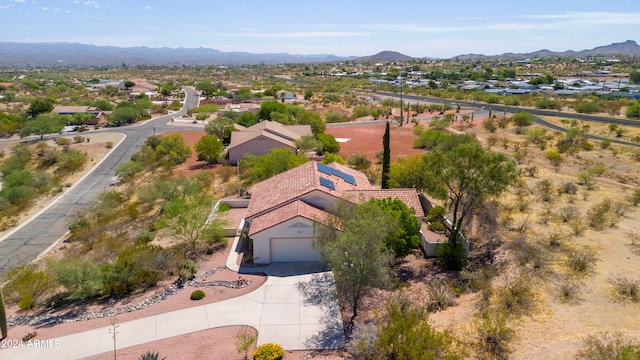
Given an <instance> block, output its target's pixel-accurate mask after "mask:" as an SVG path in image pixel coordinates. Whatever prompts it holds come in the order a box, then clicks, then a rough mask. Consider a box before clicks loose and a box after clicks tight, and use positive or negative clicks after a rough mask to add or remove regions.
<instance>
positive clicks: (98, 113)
mask: <svg viewBox="0 0 640 360" xmlns="http://www.w3.org/2000/svg"><path fill="white" fill-rule="evenodd" d="M53 112H54V113H58V114H60V115H70V116H73V115H75V114H77V113H84V114H90V115H91V118H90V119H89V120H88V121H87V122H86V123H85V125H101V124H104V123H106V122H107V114H106V113H105V112H104V111H102V110H100V109H98V108H97V107H94V106H65V105H56V106H55V107H54V108H53Z"/></svg>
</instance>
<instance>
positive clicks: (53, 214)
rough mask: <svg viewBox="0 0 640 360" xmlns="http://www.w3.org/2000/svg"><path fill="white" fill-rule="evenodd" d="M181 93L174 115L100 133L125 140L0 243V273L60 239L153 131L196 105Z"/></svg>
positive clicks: (193, 96)
mask: <svg viewBox="0 0 640 360" xmlns="http://www.w3.org/2000/svg"><path fill="white" fill-rule="evenodd" d="M183 90H184V91H185V93H186V98H185V105H184V106H183V108H182V109H181V110H180V111H178V112H176V113H173V114H171V115H165V116H161V117H158V118H155V119H153V120H151V121H148V122H146V123H145V124H143V125H135V126H130V127H122V128H117V129H116V128H113V129H104V130H99V131H112V132H119V133H123V134H125V135H126V138H125V139H124V140H123V141H121V142H120V144H119V145H118V146H116V147H114V149H113V150H112V151H111V153H110V154H109V155H108V156H107V157H106V158H105V159H104V160H103V161H102V162H101V163H100V164H99V165H98V166H97V167H96V168H95V169H94V170H93V171H91V172H90V173H89V174H88V175H87V176H85V177H84V179H82V180H81V181H80V182H78V183H76V184H75V185H74V186H73V187H72V188H71V189H69V191H67V192H66V193H65V194H64V195H63V196H61V197H60V198H58V200H57V201H55V202H54V203H53V204H51V205H50V206H49V207H48V208H46V209H45V210H44V211H43V212H41V213H40V214H39V215H37V216H36V217H35V218H33V219H32V220H31V221H29V222H28V223H25V224H24V225H23V226H22V227H20V228H17V229H15V230H14V231H13V232H11V233H9V234H7V235H6V236H5V237H4V238H3V239H2V240H0V273H3V272H6V271H7V270H9V269H11V268H13V267H16V266H20V265H25V264H28V263H29V262H31V261H33V260H34V259H35V258H36V257H37V256H38V255H40V254H42V253H43V252H44V251H45V250H47V249H48V248H49V247H50V246H51V245H52V244H53V243H54V242H56V241H57V240H58V239H59V238H60V237H62V236H63V235H64V234H65V233H66V232H67V230H68V228H69V224H70V223H71V221H73V219H74V218H75V216H76V215H77V214H78V212H79V210H80V209H82V208H83V207H85V206H87V205H90V204H91V203H92V202H93V201H94V200H95V199H96V197H97V196H98V195H99V194H100V193H101V192H103V191H104V190H105V189H107V188H109V187H110V186H111V184H112V183H113V180H114V173H115V168H116V167H117V166H118V165H120V164H122V163H124V162H126V161H128V160H129V159H131V155H133V154H134V153H135V152H137V151H138V150H140V147H141V146H142V144H143V143H144V141H145V140H146V139H147V138H148V137H149V136H151V135H153V134H154V129H155V132H156V133H161V132H164V131H167V130H170V129H175V128H176V127H175V126H170V125H168V123H169V122H170V121H171V119H172V118H173V117H178V116H182V115H183V114H185V113H186V112H187V109H192V108H194V107H196V106H198V101H199V100H198V93H197V92H196V90H195V89H193V88H191V87H184V88H183Z"/></svg>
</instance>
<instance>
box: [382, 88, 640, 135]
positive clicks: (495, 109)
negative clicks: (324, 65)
mask: <svg viewBox="0 0 640 360" xmlns="http://www.w3.org/2000/svg"><path fill="white" fill-rule="evenodd" d="M375 94H376V95H380V96H382V97H392V98H396V99H399V98H400V94H396V93H389V92H381V91H378V92H376V93H375ZM402 98H403V99H404V100H414V101H423V102H431V103H445V102H447V103H449V104H452V105H453V104H457V103H460V106H465V107H472V108H481V109H482V110H481V113H479V112H475V114H476V116H477V117H482V116H488V111H489V110H491V111H492V113H493V114H502V113H504V112H507V113H516V112H519V111H526V112H529V113H531V114H533V115H534V116H533V118H534V121H535V122H536V123H537V124H539V125H542V126H545V127H548V128H550V129H553V130H557V131H560V132H566V131H567V129H566V128H563V127H561V126H558V125H556V124H554V123H552V122H549V121H546V120H544V119H542V118H540V117H539V116H540V115H542V116H559V117H563V118H569V119H578V120H584V121H592V122H598V123H604V124H617V125H624V126H632V127H640V120H629V119H618V118H610V117H604V116H594V115H587V114H577V113H569V112H562V111H556V110H541V109H531V108H521V107H517V106H506V105H495V104H485V103H476V102H471V101H457V100H445V99H440V98H431V97H425V96H416V95H402ZM536 115H538V116H536ZM584 136H585V137H586V138H588V139H592V140H598V141H600V140H604V139H608V140H610V141H611V142H612V143H614V144H620V145H626V146H633V147H640V144H638V143H632V142H627V141H622V140H618V139H609V138H606V137H602V136H597V135H591V134H585V135H584Z"/></svg>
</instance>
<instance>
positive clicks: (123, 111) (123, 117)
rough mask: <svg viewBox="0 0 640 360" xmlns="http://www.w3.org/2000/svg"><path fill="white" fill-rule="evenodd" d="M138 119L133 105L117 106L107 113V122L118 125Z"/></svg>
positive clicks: (136, 110) (131, 122)
mask: <svg viewBox="0 0 640 360" xmlns="http://www.w3.org/2000/svg"><path fill="white" fill-rule="evenodd" d="M137 119H138V109H136V108H135V107H128V106H125V107H118V108H116V109H115V110H113V112H112V113H111V114H109V122H111V123H113V124H115V125H117V126H120V125H124V124H133V123H135V122H136V120H137Z"/></svg>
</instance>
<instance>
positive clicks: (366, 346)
mask: <svg viewBox="0 0 640 360" xmlns="http://www.w3.org/2000/svg"><path fill="white" fill-rule="evenodd" d="M377 339H378V328H377V326H376V324H374V323H373V322H361V321H356V322H355V323H354V325H353V332H352V333H351V340H349V342H348V343H346V344H345V350H346V351H347V352H348V353H349V354H350V355H351V356H353V358H354V359H356V360H368V359H374V358H375V357H376V355H377V354H378V351H377V349H376V347H375V343H376V340H377Z"/></svg>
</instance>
